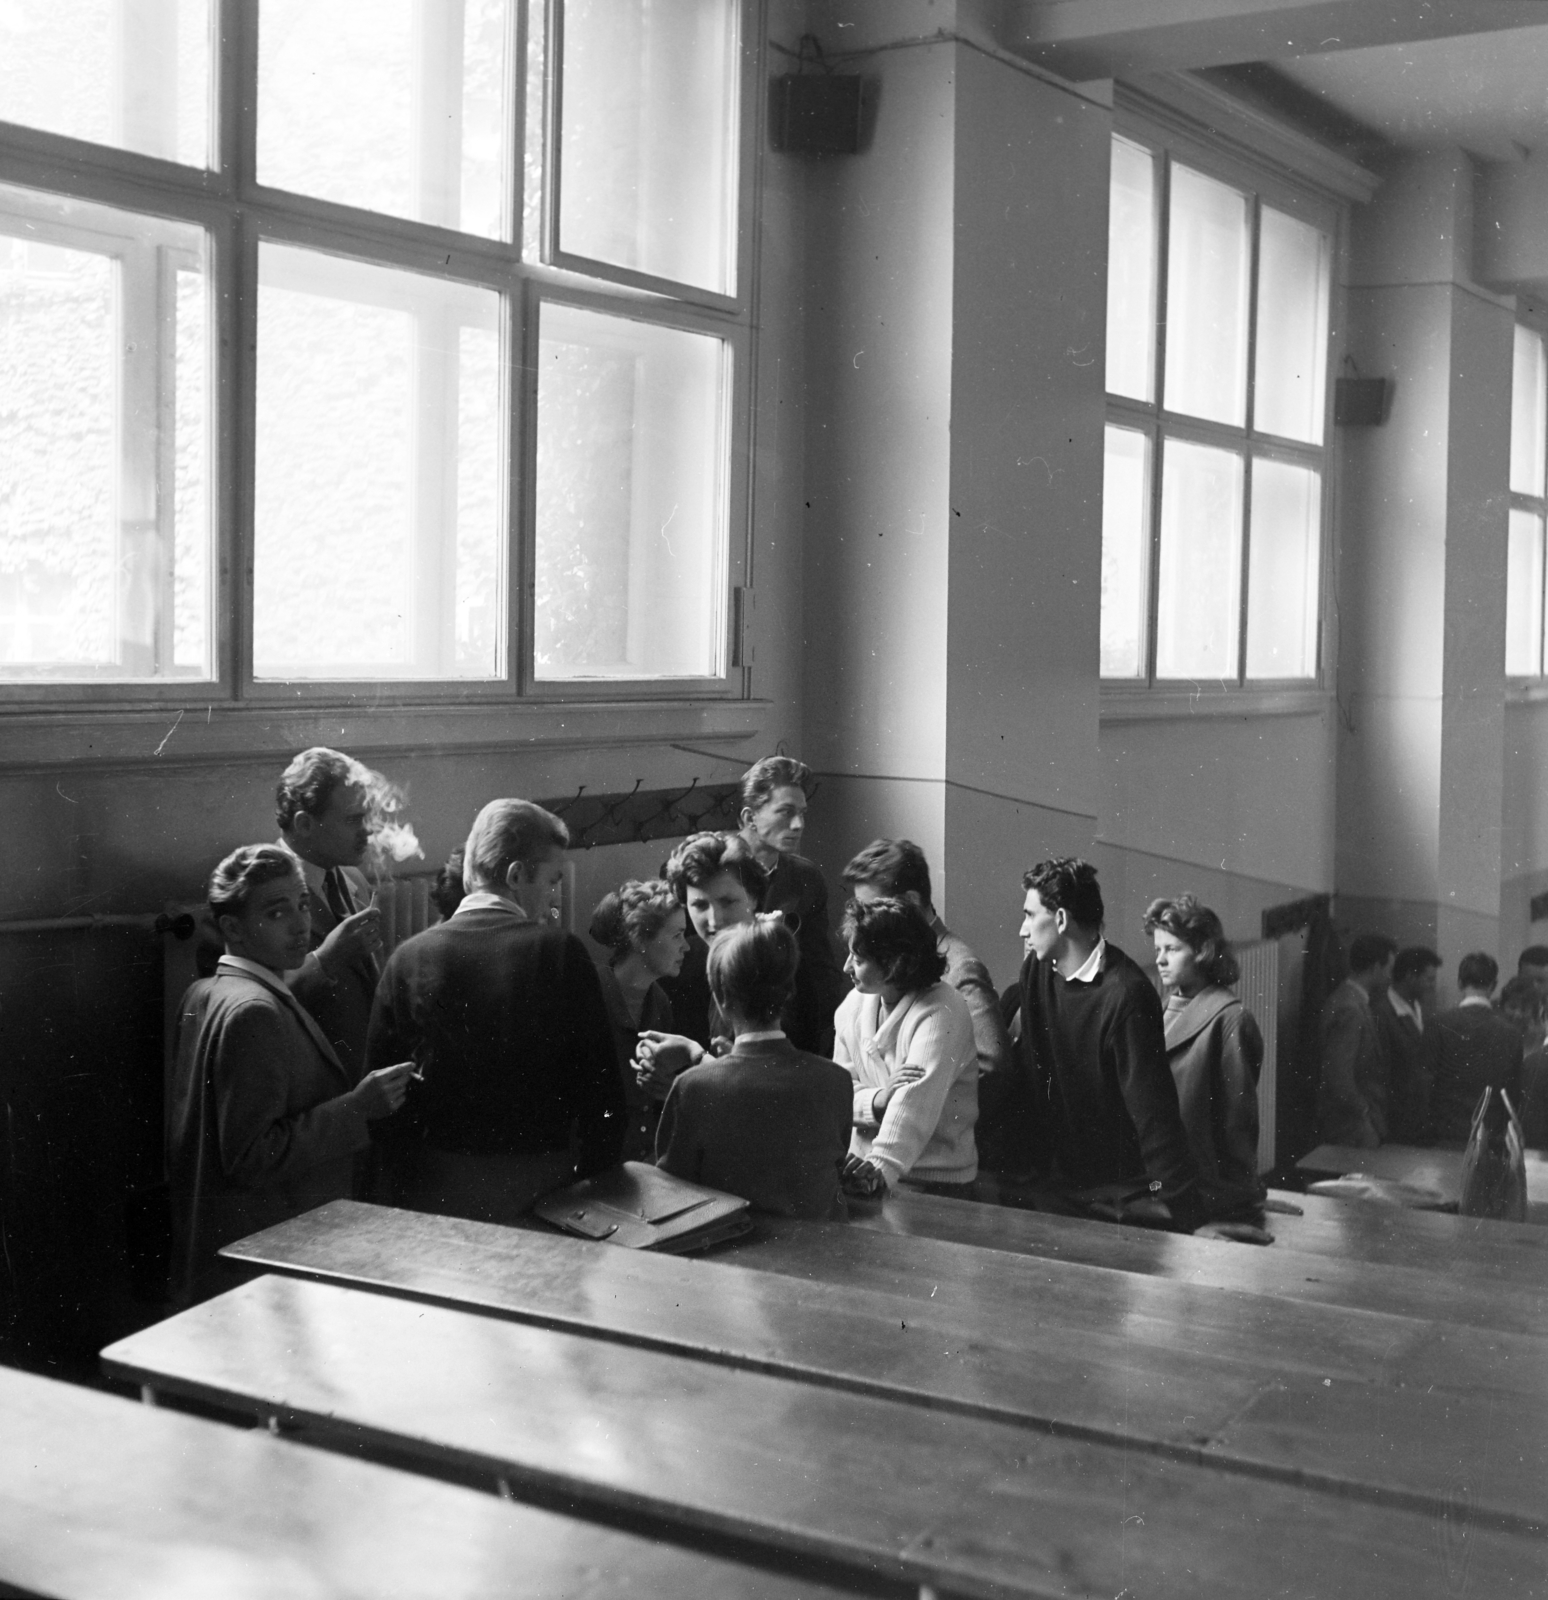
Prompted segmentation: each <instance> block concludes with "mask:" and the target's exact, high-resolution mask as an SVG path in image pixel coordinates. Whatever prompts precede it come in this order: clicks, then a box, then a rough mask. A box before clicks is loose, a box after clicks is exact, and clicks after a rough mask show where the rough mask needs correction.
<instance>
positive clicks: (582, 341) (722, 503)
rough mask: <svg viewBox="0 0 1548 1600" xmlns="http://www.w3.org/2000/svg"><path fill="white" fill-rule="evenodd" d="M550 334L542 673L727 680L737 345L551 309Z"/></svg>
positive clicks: (540, 487)
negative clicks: (733, 355)
mask: <svg viewBox="0 0 1548 1600" xmlns="http://www.w3.org/2000/svg"><path fill="white" fill-rule="evenodd" d="M540 333H541V342H540V348H539V356H538V359H539V363H540V370H539V376H538V451H537V597H536V641H535V658H536V663H537V675H538V677H539V678H549V679H553V678H669V677H718V676H719V675H720V674H721V673H722V672H724V670H725V665H724V656H725V649H724V641H725V590H726V575H725V552H726V480H725V461H726V437H725V422H724V419H725V410H726V402H727V398H728V395H727V389H728V385H729V382H730V375H731V374H730V367H731V362H730V351H729V349H728V347H727V346H726V345H725V344H724V342H723V341H721V340H719V339H714V338H710V337H708V336H706V335H704V334H699V333H686V332H683V331H682V330H681V329H677V328H662V327H655V326H652V325H650V324H647V323H643V322H632V321H628V320H626V319H624V318H622V317H613V316H604V315H602V314H601V313H599V312H595V311H580V310H577V309H575V308H574V307H572V306H562V305H554V304H551V303H550V304H545V305H544V306H543V309H542V316H541V326H540Z"/></svg>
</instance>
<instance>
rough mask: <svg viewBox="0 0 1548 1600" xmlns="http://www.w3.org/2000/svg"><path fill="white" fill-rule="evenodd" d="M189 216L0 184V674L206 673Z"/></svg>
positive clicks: (199, 296) (195, 238) (200, 420)
mask: <svg viewBox="0 0 1548 1600" xmlns="http://www.w3.org/2000/svg"><path fill="white" fill-rule="evenodd" d="M209 316H210V303H209V291H208V281H207V277H206V245H205V237H204V234H203V233H202V231H201V230H199V229H197V228H191V227H188V226H186V225H183V224H179V223H171V222H163V221H161V220H160V219H158V218H153V217H143V216H136V215H133V214H132V213H130V212H126V211H117V210H113V209H112V208H110V207H107V206H97V205H88V204H85V203H82V202H76V201H70V200H63V199H55V198H54V197H52V196H48V195H40V194H33V193H29V192H28V191H26V190H23V189H13V188H9V187H5V186H0V677H4V678H11V679H16V678H34V679H39V678H47V679H71V678H75V679H100V680H111V679H142V680H143V679H154V678H169V677H195V678H207V677H209V676H210V659H209V656H210V650H209V632H210V621H209V618H210V612H209V546H210V522H209V513H208V449H209V443H208V441H209V437H210V427H209V422H210V419H209V415H208V396H209V392H210V389H209V382H208V376H207V367H208V361H209Z"/></svg>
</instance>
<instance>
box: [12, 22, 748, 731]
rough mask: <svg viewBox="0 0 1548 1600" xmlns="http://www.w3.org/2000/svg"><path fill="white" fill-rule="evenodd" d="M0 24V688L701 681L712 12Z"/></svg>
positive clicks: (731, 85) (714, 153) (725, 170)
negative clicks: (1, 44)
mask: <svg viewBox="0 0 1548 1600" xmlns="http://www.w3.org/2000/svg"><path fill="white" fill-rule="evenodd" d="M0 9H3V12H4V16H3V19H0V34H3V35H4V47H3V49H0V680H3V681H4V682H5V684H6V685H7V687H6V690H5V693H6V695H7V697H8V698H11V699H22V700H26V699H31V700H34V701H35V700H37V699H39V698H50V697H52V698H60V697H63V698H76V699H81V698H90V697H93V696H103V695H107V696H110V697H114V698H122V697H124V696H140V697H144V696H148V695H156V694H158V693H159V694H178V695H181V694H183V693H184V692H185V691H186V689H187V687H188V685H189V684H190V683H207V684H209V685H210V686H211V687H210V688H209V689H208V690H204V691H201V693H203V694H205V695H206V696H209V697H211V698H229V697H236V698H252V699H257V700H260V701H261V700H264V699H266V698H269V699H272V698H279V697H281V696H287V697H290V698H291V699H293V698H294V697H295V696H296V695H297V694H300V695H302V696H310V697H314V698H320V699H326V698H327V697H328V695H329V694H330V693H337V692H338V691H340V690H341V689H342V690H346V691H347V686H349V685H351V684H357V683H360V682H362V681H370V682H375V683H379V684H386V685H391V684H393V683H400V684H402V685H403V686H404V687H403V689H402V691H401V693H403V694H404V695H411V696H413V697H423V696H426V695H429V696H430V697H432V698H434V697H436V696H437V695H440V694H448V693H455V694H457V695H459V696H465V695H468V694H473V695H474V696H485V697H489V698H495V699H498V698H500V697H501V696H509V695H511V694H517V693H536V694H538V695H542V694H543V693H545V692H549V693H554V694H558V693H563V694H564V695H566V696H573V695H576V694H587V693H613V694H617V693H620V692H633V693H637V694H651V693H660V692H663V688H662V686H666V688H667V691H668V692H670V693H673V694H677V693H680V692H682V690H683V689H684V688H685V687H687V688H697V689H699V690H704V691H711V692H715V691H723V690H724V689H725V688H726V687H727V686H728V684H729V681H730V679H729V666H728V643H729V631H730V619H729V595H730V590H731V587H732V585H733V584H735V583H737V582H738V581H741V579H740V572H741V562H742V559H743V557H742V555H741V552H742V551H743V549H744V547H745V538H737V537H734V536H733V535H734V534H735V533H736V532H737V524H738V521H739V517H740V516H745V510H743V511H742V512H740V513H739V512H738V510H737V508H738V507H739V506H742V505H743V502H744V501H745V494H744V493H742V492H741V487H742V485H743V483H744V481H745V473H746V457H747V445H748V440H747V429H748V426H749V421H748V414H749V410H750V407H749V405H748V402H747V398H746V369H747V366H748V362H747V360H746V350H747V341H748V338H749V330H750V327H751V322H752V318H751V309H750V305H749V295H748V284H749V281H750V273H749V270H748V263H747V261H746V259H745V258H746V251H745V249H744V248H743V235H744V232H745V229H744V226H743V223H742V219H743V218H744V217H745V215H746V214H747V212H748V196H747V194H746V189H747V183H746V175H747V171H748V160H747V156H748V151H747V140H746V138H745V137H744V135H743V124H744V120H745V119H744V117H743V115H742V111H743V102H744V99H745V95H746V91H747V84H748V82H749V81H750V79H749V77H748V74H749V71H750V68H749V64H748V63H749V60H750V55H749V48H750V46H751V45H752V44H753V43H754V42H755V41H752V40H749V39H748V38H747V37H746V22H747V16H746V12H747V9H748V8H746V7H745V6H744V4H743V3H742V0H671V4H668V5H662V4H661V3H659V0H327V3H326V4H322V3H318V0H9V3H7V4H6V5H5V6H4V7H3V8H0ZM72 685H73V687H72ZM438 686H440V687H438Z"/></svg>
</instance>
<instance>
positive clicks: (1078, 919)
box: [1021, 856, 1107, 933]
mask: <svg viewBox="0 0 1548 1600" xmlns="http://www.w3.org/2000/svg"><path fill="white" fill-rule="evenodd" d="M1021 887H1022V888H1023V889H1027V890H1032V889H1035V890H1036V891H1037V897H1038V899H1039V900H1041V901H1042V902H1043V905H1044V906H1045V907H1046V908H1047V909H1048V910H1049V911H1063V912H1065V913H1066V914H1067V915H1068V917H1069V919H1070V921H1071V922H1073V923H1074V924H1075V925H1076V927H1078V928H1083V929H1085V930H1086V931H1087V932H1088V933H1095V932H1097V931H1098V930H1099V929H1100V928H1101V926H1102V923H1103V920H1104V919H1105V918H1106V916H1107V908H1106V906H1104V905H1103V904H1102V890H1101V886H1100V885H1099V884H1098V883H1097V870H1096V868H1095V867H1094V866H1092V865H1091V863H1090V862H1089V861H1082V860H1081V859H1080V857H1079V856H1050V857H1049V858H1048V860H1047V861H1039V862H1038V864H1037V865H1036V866H1035V867H1029V868H1028V869H1027V870H1026V871H1025V872H1024V873H1022V875H1021Z"/></svg>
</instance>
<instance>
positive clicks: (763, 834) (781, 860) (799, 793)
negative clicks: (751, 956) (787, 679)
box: [741, 756, 849, 1060]
mask: <svg viewBox="0 0 1548 1600" xmlns="http://www.w3.org/2000/svg"><path fill="white" fill-rule="evenodd" d="M811 776H812V775H811V769H810V768H809V767H807V765H806V764H805V763H804V762H801V761H795V760H793V759H792V758H791V757H789V756H765V757H764V758H763V760H761V761H756V762H754V763H753V765H752V766H750V767H749V768H748V769H747V771H746V772H745V773H743V774H742V816H741V830H742V837H743V838H744V839H745V840H746V841H747V843H748V844H749V845H750V846H751V847H752V852H753V854H754V856H756V857H757V860H758V865H759V866H760V867H762V868H763V870H764V871H765V872H766V873H767V874H768V879H769V884H768V888H767V890H766V891H765V893H764V897H763V904H762V906H761V907H760V909H761V910H763V911H778V912H780V913H781V914H782V915H783V916H784V918H785V922H786V923H787V925H788V926H789V927H790V929H791V931H792V932H793V933H794V934H795V936H796V944H797V946H798V947H799V949H800V951H801V965H800V968H799V970H798V971H797V973H796V994H795V1008H794V1012H793V1014H792V1017H791V1027H792V1034H791V1037H792V1038H794V1039H797V1040H798V1041H799V1043H800V1045H801V1047H802V1049H805V1050H810V1051H811V1052H812V1053H813V1054H815V1055H820V1056H825V1057H827V1058H828V1059H830V1060H831V1059H832V1056H833V1014H834V1013H835V1012H836V1011H837V1010H838V1008H839V1003H840V1002H841V1001H842V1000H843V998H844V996H845V995H846V994H848V993H849V980H848V979H847V978H846V977H845V976H844V969H843V965H842V963H841V962H840V960H839V958H838V952H837V949H836V947H835V945H834V942H833V932H832V929H831V928H830V927H829V925H828V886H827V883H826V882H825V881H824V880H823V876H822V869H821V868H820V867H819V866H818V865H817V863H816V862H815V861H809V860H807V858H806V857H805V856H803V855H798V854H797V853H796V850H797V847H798V846H799V845H800V843H801V836H802V834H803V833H804V832H805V830H806V786H807V784H808V783H809V782H810V781H811Z"/></svg>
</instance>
